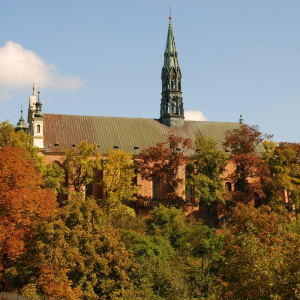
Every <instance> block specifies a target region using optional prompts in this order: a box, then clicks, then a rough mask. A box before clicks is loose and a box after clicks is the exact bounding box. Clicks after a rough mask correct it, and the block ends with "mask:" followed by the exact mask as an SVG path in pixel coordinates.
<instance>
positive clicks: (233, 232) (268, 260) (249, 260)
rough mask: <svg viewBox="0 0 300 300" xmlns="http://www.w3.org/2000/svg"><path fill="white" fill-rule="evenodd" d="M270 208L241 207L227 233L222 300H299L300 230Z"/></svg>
mask: <svg viewBox="0 0 300 300" xmlns="http://www.w3.org/2000/svg"><path fill="white" fill-rule="evenodd" d="M293 223H295V221H291V219H290V218H289V217H287V216H284V215H278V214H276V213H274V212H273V211H271V209H270V207H268V206H261V207H260V208H259V209H256V208H254V207H251V206H249V205H244V204H241V203H239V204H238V205H237V207H235V208H234V209H233V215H232V218H231V221H230V223H229V224H227V226H226V229H225V230H224V232H225V234H226V238H225V244H224V248H223V265H222V268H221V270H220V283H221V284H222V293H221V295H220V296H219V298H221V299H297V298H298V296H299V292H300V290H299V283H300V280H299V271H298V269H299V263H300V260H299V259H300V255H299V250H297V249H299V246H300V243H299V241H300V239H299V230H297V229H299V227H298V225H295V226H294V227H293V226H292V225H293Z"/></svg>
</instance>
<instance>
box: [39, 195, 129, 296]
mask: <svg viewBox="0 0 300 300" xmlns="http://www.w3.org/2000/svg"><path fill="white" fill-rule="evenodd" d="M38 229H39V231H38V232H39V236H38V243H37V244H36V248H35V249H34V251H33V254H35V259H34V261H35V262H36V263H37V267H39V268H40V269H39V270H40V271H39V272H38V273H37V274H36V278H35V281H34V283H35V284H36V286H37V288H38V290H40V291H41V292H42V294H44V295H48V296H52V297H54V298H56V297H58V299H73V298H72V297H74V299H77V298H83V299H119V298H125V299H126V298H127V299H128V298H131V297H133V296H134V290H133V285H132V283H131V281H130V274H131V272H132V271H133V269H134V263H133V262H132V260H131V253H130V252H128V251H127V250H126V247H125V245H124V243H123V242H122V241H121V236H120V232H119V231H118V230H116V229H114V228H113V227H112V226H111V224H110V220H109V217H108V216H107V214H106V213H105V212H104V211H103V210H102V209H101V208H100V207H99V205H98V203H97V201H96V200H95V199H93V198H87V199H83V198H82V197H81V195H80V194H77V195H76V196H75V195H73V196H71V197H70V199H69V201H68V203H67V204H66V205H65V206H63V207H61V208H60V211H59V213H58V215H56V217H55V218H53V219H52V221H51V222H44V223H43V224H40V225H39V228H38ZM62 291H65V295H64V294H63V292H62ZM58 292H59V293H60V294H59V295H57V294H56V293H58ZM76 297H77V298H76Z"/></svg>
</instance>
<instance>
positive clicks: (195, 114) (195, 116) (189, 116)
mask: <svg viewBox="0 0 300 300" xmlns="http://www.w3.org/2000/svg"><path fill="white" fill-rule="evenodd" d="M184 117H185V120H188V121H206V117H205V116H204V114H203V112H202V111H197V110H192V109H191V110H187V111H185V112H184Z"/></svg>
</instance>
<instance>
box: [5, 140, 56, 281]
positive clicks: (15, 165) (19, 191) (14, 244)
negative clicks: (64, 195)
mask: <svg viewBox="0 0 300 300" xmlns="http://www.w3.org/2000/svg"><path fill="white" fill-rule="evenodd" d="M42 185H43V178H42V175H41V174H40V173H39V172H38V171H37V170H36V168H35V165H34V161H32V160H30V159H29V158H28V152H27V151H26V150H25V149H23V148H19V147H11V146H8V145H7V146H5V147H3V148H1V149H0V232H1V234H0V282H1V285H2V286H3V285H6V286H9V282H8V281H7V278H6V272H5V271H6V270H7V269H9V268H10V267H11V266H12V265H13V263H14V262H15V261H16V260H17V259H18V258H20V257H21V256H22V255H23V254H25V253H26V251H27V250H28V248H29V245H30V244H31V242H32V241H33V240H34V236H35V231H34V223H35V222H37V221H38V220H39V219H44V218H47V217H48V216H49V215H50V214H51V213H53V212H54V211H55V209H56V205H57V204H56V197H55V193H54V192H53V191H52V190H49V189H43V188H42V187H41V186H42Z"/></svg>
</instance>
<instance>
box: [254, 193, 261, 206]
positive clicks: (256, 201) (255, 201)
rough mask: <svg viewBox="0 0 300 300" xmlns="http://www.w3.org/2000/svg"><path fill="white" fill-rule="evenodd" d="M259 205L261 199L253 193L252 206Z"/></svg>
mask: <svg viewBox="0 0 300 300" xmlns="http://www.w3.org/2000/svg"><path fill="white" fill-rule="evenodd" d="M260 206H261V199H260V198H259V195H258V194H257V193H254V207H255V208H259V207H260Z"/></svg>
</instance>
